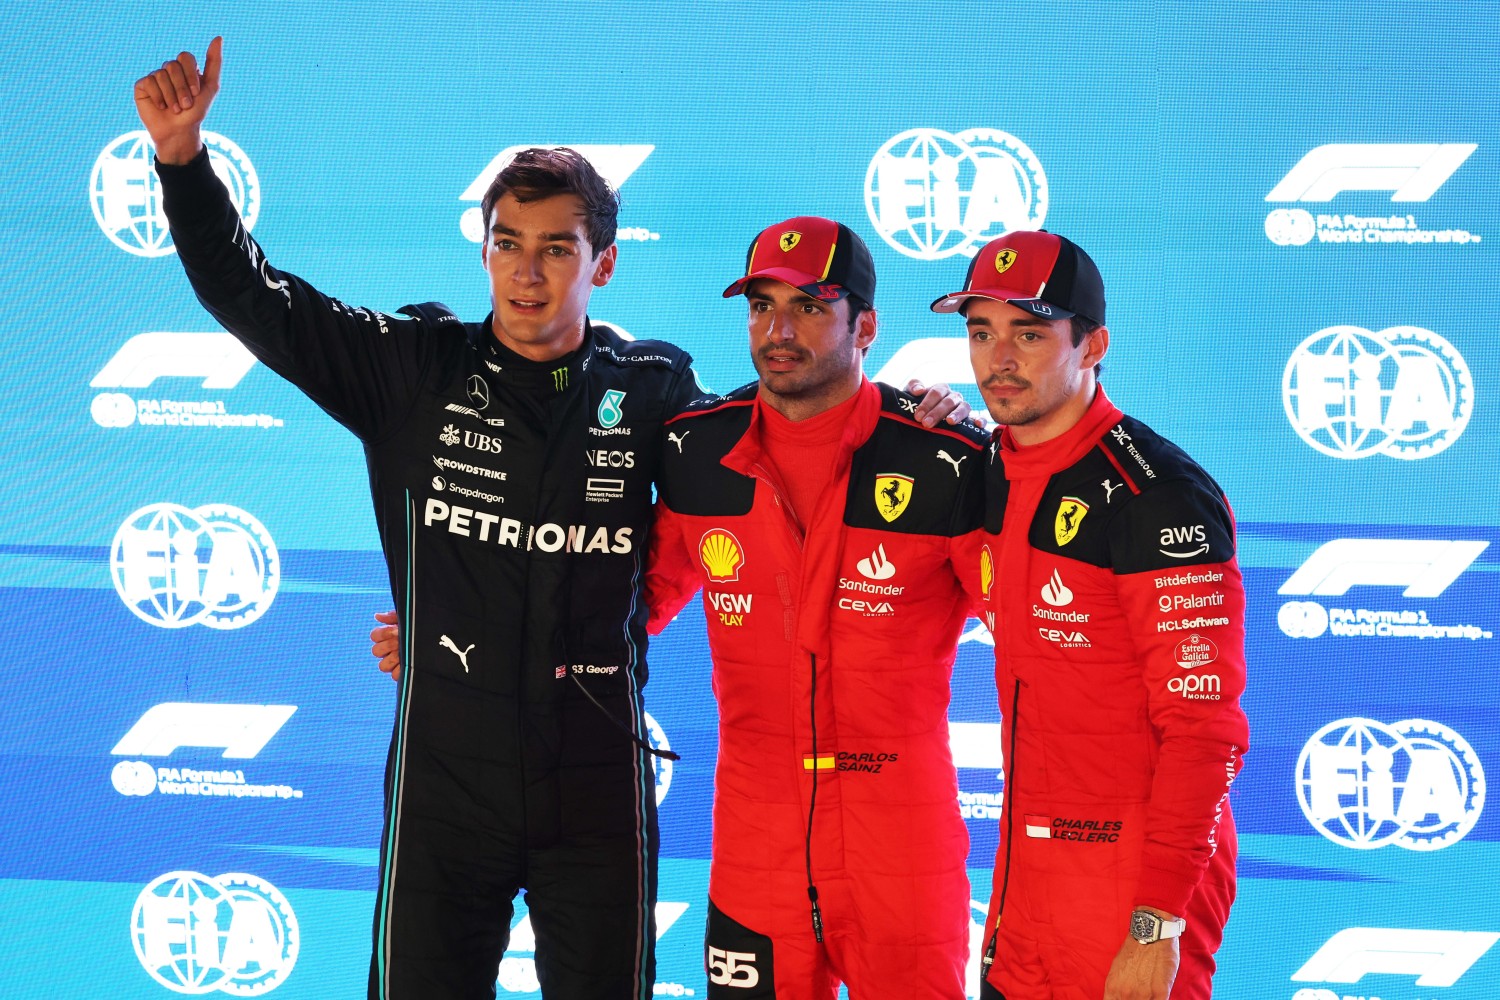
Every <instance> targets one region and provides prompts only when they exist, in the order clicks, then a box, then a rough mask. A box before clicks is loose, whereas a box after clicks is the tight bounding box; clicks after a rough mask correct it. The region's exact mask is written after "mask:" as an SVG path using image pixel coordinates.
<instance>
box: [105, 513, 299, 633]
mask: <svg viewBox="0 0 1500 1000" xmlns="http://www.w3.org/2000/svg"><path fill="white" fill-rule="evenodd" d="M110 577H111V579H113V581H114V585H115V591H116V592H117V593H118V594H119V595H120V599H121V600H122V601H124V602H125V606H126V607H128V608H129V609H130V610H131V612H133V613H134V614H135V616H136V617H137V618H139V619H141V620H142V621H146V622H150V623H151V624H152V625H156V626H158V627H160V628H186V627H187V626H189V625H207V626H208V627H209V628H214V629H236V628H242V627H244V626H246V625H249V624H250V623H251V622H253V621H255V620H256V619H257V618H259V617H260V616H261V615H263V614H265V613H266V609H267V608H269V607H270V606H271V601H272V600H273V599H274V598H275V597H276V591H277V589H278V588H279V587H280V586H281V558H280V556H279V554H278V553H277V551H276V543H275V542H273V541H272V540H271V535H270V533H269V532H267V531H266V527H265V525H263V524H261V523H260V521H258V520H256V519H255V518H254V517H253V516H252V515H250V514H248V513H246V512H245V511H243V510H240V509H239V508H238V507H231V506H229V505H228V504H205V505H204V506H202V507H198V508H196V509H189V508H187V507H184V506H182V505H180V504H175V503H154V504H148V505H147V506H145V507H142V508H141V509H139V510H137V511H135V512H134V513H132V514H130V516H128V517H127V518H125V523H124V524H122V525H120V529H119V530H118V531H116V532H115V538H114V543H113V544H112V545H111V547H110Z"/></svg>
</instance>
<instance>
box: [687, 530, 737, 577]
mask: <svg viewBox="0 0 1500 1000" xmlns="http://www.w3.org/2000/svg"><path fill="white" fill-rule="evenodd" d="M698 558H699V559H701V560H702V561H703V569H704V571H705V572H707V573H708V579H709V582H710V583H735V582H736V581H738V580H739V578H740V567H741V566H743V565H744V564H745V550H744V549H742V548H741V547H740V540H739V539H738V538H735V537H734V533H733V532H730V531H726V530H724V529H723V528H710V529H709V530H708V531H706V532H704V534H703V540H702V541H700V542H699V543H698Z"/></svg>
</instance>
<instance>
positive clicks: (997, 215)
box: [865, 128, 1048, 260]
mask: <svg viewBox="0 0 1500 1000" xmlns="http://www.w3.org/2000/svg"><path fill="white" fill-rule="evenodd" d="M1047 205H1048V192H1047V175H1046V174H1045V173H1044V172H1043V170H1042V164H1041V161H1039V160H1038V159H1037V158H1036V154H1035V153H1033V152H1032V151H1031V149H1030V148H1029V147H1028V146H1027V145H1026V144H1025V143H1024V142H1022V141H1021V140H1020V139H1017V138H1016V137H1015V136H1013V135H1011V134H1010V133H1008V132H1001V131H1000V130H999V129H991V128H971V129H966V130H964V131H962V132H957V133H950V132H944V131H942V130H941V129H935V128H913V129H907V130H906V131H905V132H902V133H900V134H899V135H896V136H893V137H892V138H891V139H889V140H888V141H887V142H886V143H885V145H883V146H881V147H880V149H879V150H878V151H877V152H876V153H875V156H874V158H873V159H871V160H870V166H869V169H868V170H866V172H865V210H866V211H867V212H868V213H869V216H870V222H871V223H872V224H873V225H874V226H875V230H876V232H878V233H880V235H881V238H882V239H884V240H885V241H886V242H887V243H889V244H890V245H891V246H892V247H894V248H895V249H896V250H898V251H900V252H901V253H903V254H905V255H906V256H908V257H915V258H917V259H918V260H940V259H942V258H944V257H951V256H953V255H954V254H960V253H961V254H965V255H967V256H970V257H972V256H974V254H975V253H977V252H978V250H979V247H980V246H982V245H983V244H984V243H985V242H986V241H987V240H990V239H993V238H994V237H996V236H999V235H1000V234H1001V233H1004V232H1008V231H1010V230H1013V229H1040V228H1041V227H1042V222H1043V221H1044V220H1045V219H1046V218H1047Z"/></svg>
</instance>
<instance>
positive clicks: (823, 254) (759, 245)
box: [724, 215, 875, 306]
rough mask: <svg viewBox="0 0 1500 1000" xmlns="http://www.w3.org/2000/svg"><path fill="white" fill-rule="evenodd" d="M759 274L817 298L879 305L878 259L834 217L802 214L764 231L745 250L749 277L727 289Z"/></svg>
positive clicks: (733, 290) (729, 291)
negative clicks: (848, 298)
mask: <svg viewBox="0 0 1500 1000" xmlns="http://www.w3.org/2000/svg"><path fill="white" fill-rule="evenodd" d="M756 278H774V279H775V280H777V281H782V282H785V283H786V284H788V285H791V286H792V287H794V288H797V289H800V290H801V291H804V292H806V293H807V294H808V295H811V296H813V297H814V298H819V299H825V300H829V301H836V300H838V299H841V298H843V297H844V296H845V295H856V296H858V297H859V298H861V299H863V300H864V301H865V304H866V305H871V306H873V305H874V304H875V261H874V260H873V259H871V257H870V248H869V247H867V246H865V241H864V240H862V239H860V238H859V237H858V236H857V235H855V233H854V231H853V230H852V229H850V228H849V227H848V226H845V225H843V224H842V223H838V222H834V221H833V220H832V219H822V218H818V217H817V216H814V215H799V216H797V217H796V218H795V219H787V220H786V221H785V222H778V223H777V224H776V225H774V226H768V227H767V228H765V229H763V230H761V231H760V233H759V234H758V235H757V236H756V237H755V240H754V241H753V242H752V243H751V244H750V251H749V253H747V254H746V255H745V276H744V277H743V278H740V279H739V280H737V281H736V282H735V283H734V284H732V285H730V286H729V287H728V288H726V289H724V297H725V298H726V299H727V298H729V297H731V296H734V295H739V294H741V293H742V292H744V290H745V286H746V285H747V284H749V283H750V282H751V281H753V280H755V279H756Z"/></svg>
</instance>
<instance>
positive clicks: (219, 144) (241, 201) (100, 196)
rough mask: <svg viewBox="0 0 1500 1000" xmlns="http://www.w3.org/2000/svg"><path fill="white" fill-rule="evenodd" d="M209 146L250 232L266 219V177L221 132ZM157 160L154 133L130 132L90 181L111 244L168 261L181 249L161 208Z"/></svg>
mask: <svg viewBox="0 0 1500 1000" xmlns="http://www.w3.org/2000/svg"><path fill="white" fill-rule="evenodd" d="M203 145H204V146H205V147H207V149H208V162H209V165H210V166H211V167H213V171H214V173H215V174H217V175H218V178H219V180H221V181H223V182H224V187H225V188H227V189H228V190H229V200H230V201H231V202H233V203H234V207H235V210H236V211H237V212H239V213H240V218H241V219H243V220H244V222H245V230H246V231H247V232H248V231H249V230H251V229H253V228H255V220H256V218H257V217H258V216H259V215H260V178H258V177H257V176H256V174H255V167H254V165H252V164H251V162H250V158H249V157H247V156H246V155H245V151H244V150H242V149H240V147H239V146H236V145H235V144H234V143H233V142H232V141H230V140H229V139H227V138H225V137H224V136H222V135H219V134H218V133H217V132H204V133H203ZM155 158H156V147H155V146H153V145H152V143H151V136H150V135H148V134H147V133H146V132H145V131H143V130H137V131H135V132H126V133H125V134H124V135H122V136H120V137H119V138H117V139H115V140H113V141H112V142H110V143H109V145H107V146H105V147H104V149H103V150H102V151H101V152H100V153H99V156H98V158H96V159H95V160H94V170H93V173H92V174H91V175H90V177H89V201H90V204H92V206H93V209H94V221H96V222H98V223H99V228H100V229H102V230H103V231H104V235H105V236H108V237H109V240H110V242H111V243H113V244H114V245H115V246H117V247H119V248H120V249H121V250H124V251H125V252H126V253H132V254H135V255H136V256H137V257H165V256H167V255H168V254H172V253H175V252H176V251H177V248H176V247H175V246H173V245H172V233H171V230H170V229H169V228H168V225H167V217H166V215H165V214H164V213H163V212H162V209H161V180H160V179H159V178H158V177H157V176H156V167H155V166H153V165H152V161H153V160H154V159H155Z"/></svg>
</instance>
